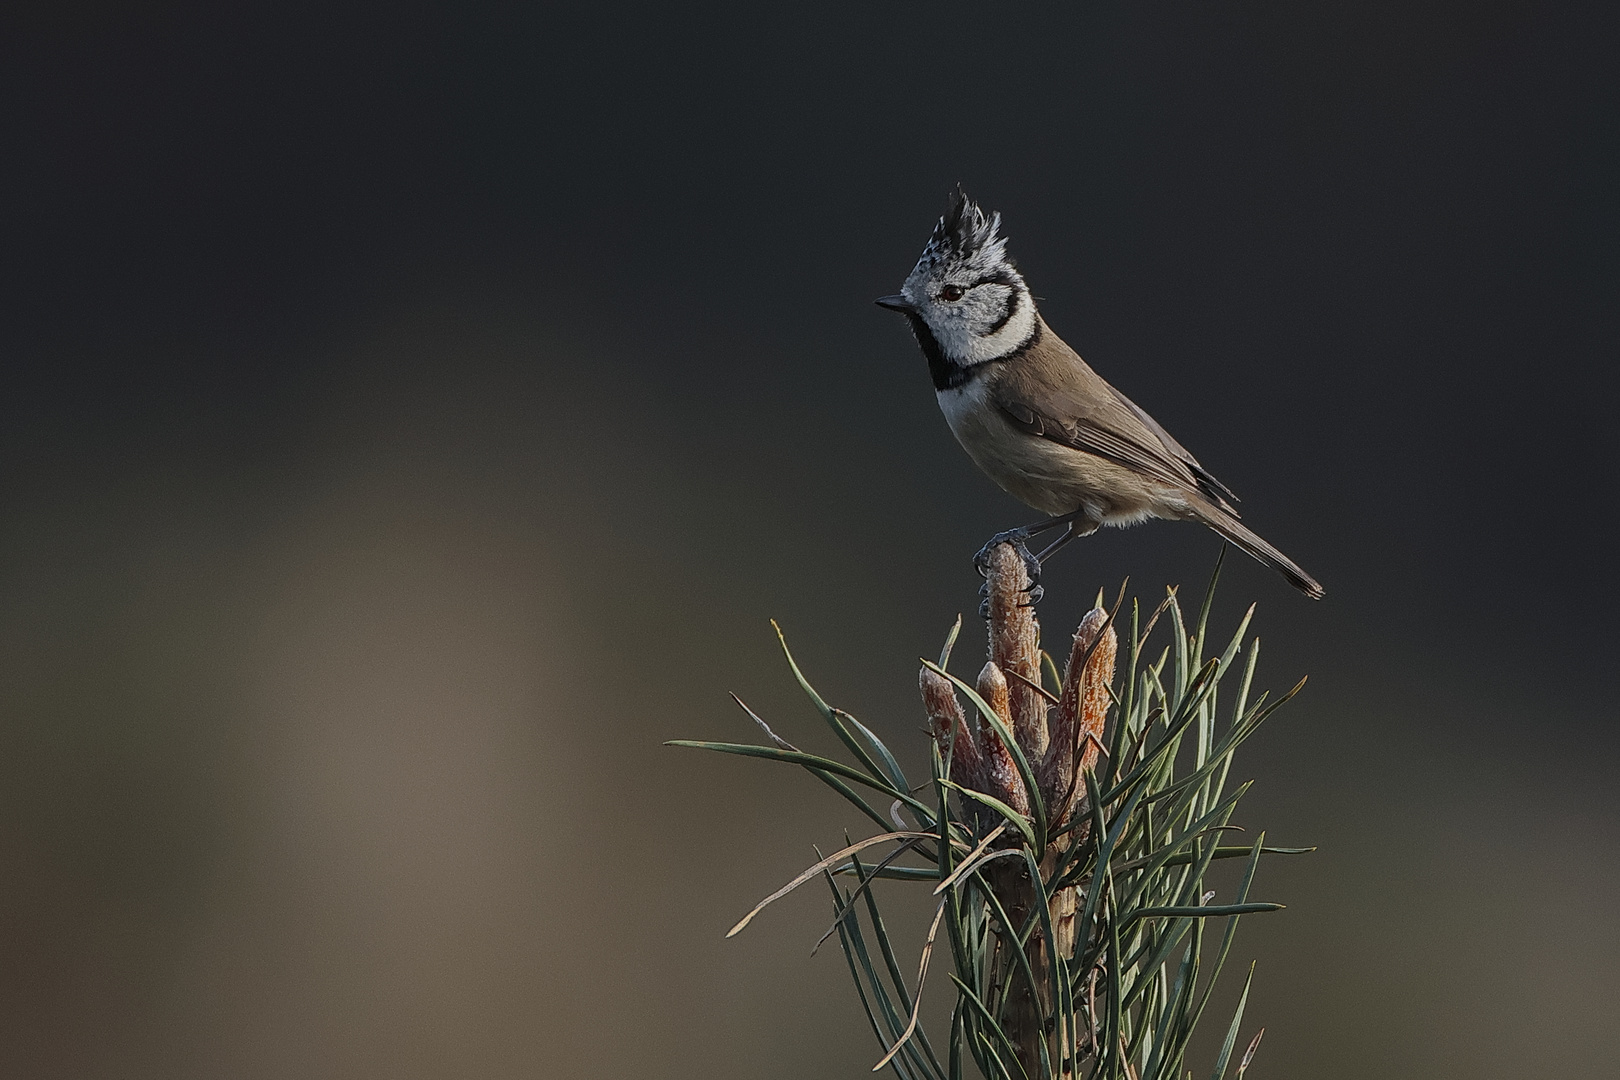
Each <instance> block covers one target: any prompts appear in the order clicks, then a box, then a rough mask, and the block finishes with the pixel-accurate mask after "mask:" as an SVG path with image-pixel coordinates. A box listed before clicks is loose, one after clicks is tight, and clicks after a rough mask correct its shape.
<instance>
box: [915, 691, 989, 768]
mask: <svg viewBox="0 0 1620 1080" xmlns="http://www.w3.org/2000/svg"><path fill="white" fill-rule="evenodd" d="M917 683H918V687H919V689H921V690H922V699H923V709H924V710H925V711H926V712H927V713H928V727H929V730H930V731H932V732H933V735H934V741H935V742H936V743H938V744H939V748H940V750H941V751H945V750H946V748H947V747H949V751H948V752H949V753H950V755H951V775H952V776H953V777H954V778H955V780H956V782H957V783H958V784H963V785H966V786H967V787H971V788H973V789H975V790H977V789H978V786H979V785H980V784H981V783H982V782H983V780H982V773H983V764H982V755H981V754H980V753H979V742H978V740H977V739H976V738H974V735H973V728H977V727H978V725H977V724H975V725H973V726H972V727H971V728H970V727H969V725H968V722H967V718H966V717H965V716H963V715H962V703H961V702H960V701H959V700H957V697H956V687H955V686H953V685H951V681H950V680H949V679H947V678H946V677H945V676H943V675H940V674H939V673H937V672H934V671H930V670H928V669H927V668H923V669H922V673H921V674H920V675H919V676H918V677H917Z"/></svg>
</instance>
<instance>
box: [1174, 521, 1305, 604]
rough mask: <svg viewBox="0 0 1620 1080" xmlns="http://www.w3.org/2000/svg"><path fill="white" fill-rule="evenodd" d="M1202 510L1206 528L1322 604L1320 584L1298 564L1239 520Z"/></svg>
mask: <svg viewBox="0 0 1620 1080" xmlns="http://www.w3.org/2000/svg"><path fill="white" fill-rule="evenodd" d="M1199 509H1200V510H1201V511H1202V513H1201V514H1200V515H1199V516H1200V517H1201V518H1203V521H1204V524H1206V525H1208V526H1209V527H1210V528H1212V529H1214V530H1215V531H1216V532H1218V533H1220V534H1221V535H1222V536H1224V537H1226V539H1228V540H1230V541H1231V542H1232V543H1234V544H1236V545H1237V546H1238V547H1240V548H1242V549H1243V550H1244V551H1246V552H1248V553H1249V555H1251V556H1252V557H1253V558H1254V560H1255V561H1256V562H1258V563H1260V564H1261V565H1263V566H1269V567H1271V568H1272V569H1273V570H1276V571H1277V572H1278V573H1280V574H1281V575H1282V576H1283V577H1285V578H1287V579H1288V583H1289V584H1290V585H1292V586H1293V587H1294V588H1296V589H1298V590H1299V591H1300V592H1302V593H1304V594H1305V595H1306V596H1308V597H1310V598H1311V599H1312V600H1320V599H1322V597H1323V596H1324V595H1325V590H1324V589H1323V588H1322V586H1321V584H1320V583H1319V582H1318V581H1317V580H1316V579H1315V578H1313V577H1311V575H1309V574H1307V573H1306V572H1305V571H1304V570H1301V569H1300V567H1299V564H1298V563H1296V562H1294V560H1293V559H1290V558H1289V557H1288V556H1286V555H1284V554H1283V553H1282V552H1280V551H1278V550H1277V549H1276V548H1274V547H1272V546H1271V545H1270V544H1268V543H1266V542H1265V541H1264V540H1262V539H1261V538H1260V537H1259V536H1258V535H1257V534H1256V533H1255V532H1254V531H1253V530H1252V529H1250V528H1249V527H1248V526H1246V525H1244V524H1243V523H1242V522H1241V521H1239V520H1238V519H1237V518H1235V517H1233V516H1232V515H1231V514H1228V513H1227V512H1226V511H1224V510H1222V509H1220V508H1219V507H1215V506H1203V507H1200V508H1199Z"/></svg>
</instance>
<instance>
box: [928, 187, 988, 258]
mask: <svg viewBox="0 0 1620 1080" xmlns="http://www.w3.org/2000/svg"><path fill="white" fill-rule="evenodd" d="M1000 228H1001V215H1000V214H997V213H991V214H986V213H985V212H984V210H983V209H981V208H980V206H979V204H978V203H976V202H974V201H973V200H972V199H970V198H968V196H967V192H965V191H963V190H962V189H961V188H960V187H958V188H957V189H956V190H955V191H953V192H951V201H950V204H949V205H948V206H947V207H946V209H945V215H944V216H943V217H941V218H940V219H939V224H937V225H935V226H934V235H933V236H931V237H930V238H929V240H928V247H927V248H925V249H924V251H923V258H922V261H923V262H940V261H943V260H945V259H947V258H950V259H971V258H973V257H974V256H975V255H978V254H980V253H981V252H984V251H985V250H986V249H987V248H990V247H992V246H996V245H997V241H998V237H997V235H996V234H997V232H998V231H999V230H1000Z"/></svg>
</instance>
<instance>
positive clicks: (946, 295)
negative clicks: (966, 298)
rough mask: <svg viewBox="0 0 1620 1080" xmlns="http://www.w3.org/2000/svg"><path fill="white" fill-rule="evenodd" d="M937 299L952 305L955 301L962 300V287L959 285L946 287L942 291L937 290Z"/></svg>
mask: <svg viewBox="0 0 1620 1080" xmlns="http://www.w3.org/2000/svg"><path fill="white" fill-rule="evenodd" d="M939 298H940V299H941V300H949V301H951V302H953V303H954V302H955V301H957V300H960V299H962V287H961V286H960V285H947V286H945V287H944V288H943V289H941V290H939Z"/></svg>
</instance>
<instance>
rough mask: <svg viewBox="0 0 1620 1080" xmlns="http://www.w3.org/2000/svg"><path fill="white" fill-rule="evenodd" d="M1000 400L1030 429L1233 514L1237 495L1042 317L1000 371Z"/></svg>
mask: <svg viewBox="0 0 1620 1080" xmlns="http://www.w3.org/2000/svg"><path fill="white" fill-rule="evenodd" d="M994 400H995V402H996V405H997V406H998V407H999V408H1000V409H1001V411H1002V412H1003V413H1005V414H1006V415H1007V417H1008V418H1009V419H1011V420H1012V422H1013V423H1014V424H1016V425H1018V427H1020V428H1022V429H1023V430H1024V431H1027V432H1029V433H1030V434H1031V435H1038V436H1040V437H1041V438H1044V439H1051V440H1052V441H1053V442H1056V443H1061V444H1062V445H1064V446H1068V447H1070V448H1072V449H1075V450H1079V451H1082V452H1084V453H1087V454H1096V455H1097V456H1098V457H1101V458H1105V459H1107V460H1108V461H1112V462H1114V463H1115V464H1118V465H1123V466H1125V467H1126V468H1128V469H1131V470H1133V471H1135V472H1138V473H1141V474H1142V475H1144V476H1147V477H1150V478H1151V479H1154V480H1157V481H1159V482H1160V483H1162V484H1167V485H1169V486H1171V487H1176V488H1181V489H1183V490H1185V491H1189V492H1194V493H1197V494H1199V495H1202V496H1203V497H1204V498H1206V499H1208V500H1209V501H1210V502H1212V503H1214V504H1215V505H1216V506H1219V507H1221V508H1222V509H1224V510H1226V511H1227V512H1228V513H1231V514H1232V515H1233V516H1234V517H1235V516H1236V511H1234V510H1233V509H1232V506H1231V504H1232V503H1233V502H1235V501H1237V496H1236V495H1234V494H1232V492H1231V489H1229V488H1228V487H1227V486H1226V485H1225V484H1223V483H1221V482H1220V481H1219V480H1217V479H1215V477H1213V476H1211V475H1210V474H1209V472H1208V471H1207V470H1206V469H1205V468H1204V467H1203V466H1202V465H1200V464H1198V460H1197V459H1196V458H1194V457H1193V456H1192V455H1191V454H1189V453H1188V452H1187V451H1186V449H1185V448H1184V447H1182V445H1181V444H1180V443H1178V442H1176V440H1175V439H1173V438H1171V437H1170V433H1169V432H1167V431H1165V430H1164V428H1162V427H1160V426H1159V423H1158V421H1156V420H1154V419H1153V417H1151V416H1149V415H1148V414H1147V413H1146V412H1145V411H1144V410H1143V409H1142V408H1141V407H1139V406H1138V405H1137V404H1136V403H1135V402H1133V401H1132V400H1131V399H1130V398H1128V397H1126V396H1125V395H1124V394H1121V393H1120V392H1119V391H1118V390H1115V389H1114V388H1113V387H1112V386H1110V385H1108V382H1107V380H1105V379H1104V378H1103V377H1102V376H1101V375H1098V374H1097V373H1096V372H1095V371H1092V370H1091V368H1090V367H1089V366H1087V364H1086V362H1085V361H1084V360H1081V359H1080V357H1079V356H1078V355H1077V354H1076V353H1075V352H1074V350H1073V349H1071V348H1069V347H1068V346H1067V345H1065V344H1064V343H1063V340H1062V339H1061V338H1059V337H1058V336H1057V335H1056V334H1054V333H1052V331H1051V330H1050V329H1048V328H1047V327H1046V326H1045V325H1044V323H1043V324H1042V326H1041V336H1040V338H1039V339H1038V340H1037V341H1036V342H1035V344H1034V345H1032V346H1031V347H1030V349H1029V350H1028V351H1027V352H1026V353H1024V354H1023V355H1022V356H1021V357H1020V358H1019V361H1018V362H1017V363H1015V364H1008V365H1006V366H1005V367H1004V368H1003V369H1002V371H1001V372H1000V373H999V377H998V378H997V380H996V384H995V388H994Z"/></svg>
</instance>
